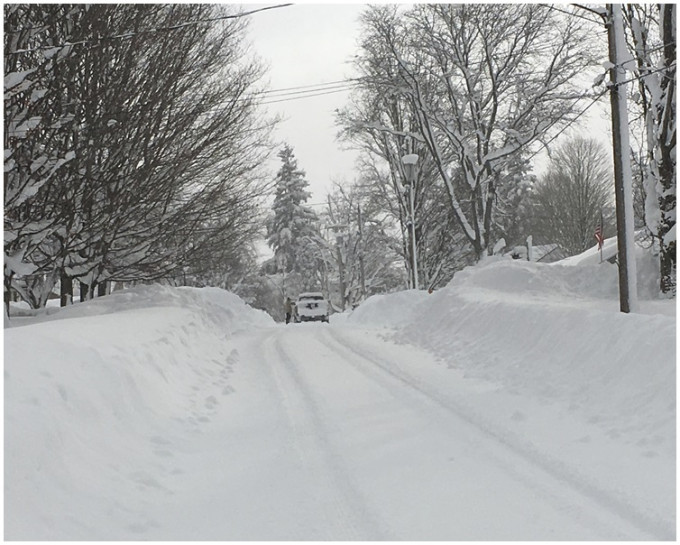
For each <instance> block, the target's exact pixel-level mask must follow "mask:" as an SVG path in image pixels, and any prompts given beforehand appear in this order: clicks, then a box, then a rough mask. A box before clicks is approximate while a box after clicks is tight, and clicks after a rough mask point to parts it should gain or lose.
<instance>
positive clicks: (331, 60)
mask: <svg viewBox="0 0 680 545" xmlns="http://www.w3.org/2000/svg"><path fill="white" fill-rule="evenodd" d="M264 5H275V3H271V4H264ZM264 5H263V4H260V5H256V6H254V5H252V4H250V5H247V6H244V7H245V8H246V9H253V8H257V7H264ZM365 6H366V4H295V5H293V6H289V7H285V8H279V9H273V10H269V11H264V12H260V13H257V14H254V15H252V16H251V17H250V26H249V37H250V40H251V42H252V47H253V51H254V52H255V53H256V54H257V55H258V56H259V57H260V58H261V59H262V60H263V61H264V62H265V63H267V64H268V65H269V71H268V77H269V82H270V87H269V88H270V89H287V88H290V87H299V86H307V85H316V84H323V83H328V82H333V81H338V80H343V79H346V78H348V77H351V76H352V69H351V65H350V64H349V62H348V61H350V60H351V58H352V56H353V55H354V52H355V51H356V43H357V40H358V36H359V24H358V17H359V14H360V13H361V12H362V10H363V9H364V7H365ZM297 96H299V95H297ZM348 97H349V92H348V91H343V92H338V93H333V94H327V95H323V96H316V97H312V98H300V99H297V100H287V101H285V102H278V103H275V104H270V105H269V106H267V108H268V111H269V112H270V113H271V114H280V115H281V116H282V117H283V118H284V119H283V121H282V122H281V123H280V125H279V127H278V129H277V131H276V133H275V135H274V137H275V138H276V139H277V140H280V141H285V142H287V143H288V144H290V145H291V146H292V147H293V149H294V152H295V156H296V158H297V160H298V166H299V167H300V168H302V169H303V170H304V171H305V172H306V173H307V180H308V181H309V185H310V187H309V188H310V190H311V192H312V199H311V200H310V203H316V202H320V201H322V200H323V198H324V196H325V194H326V191H327V189H329V188H330V185H331V182H333V181H338V182H342V181H347V182H351V181H352V180H353V179H354V177H355V175H354V168H353V167H354V161H355V159H356V157H357V153H356V152H354V151H343V150H342V149H341V147H342V145H341V143H340V142H338V141H336V139H335V136H336V134H337V132H338V129H337V128H336V126H335V116H334V111H335V109H337V108H342V107H343V106H344V105H345V104H346V102H347V99H348ZM286 98H291V97H286ZM272 100H274V99H272ZM278 166H279V159H278V158H277V157H275V158H274V160H273V161H272V170H273V172H276V170H278Z"/></svg>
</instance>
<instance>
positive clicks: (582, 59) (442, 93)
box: [363, 4, 593, 257]
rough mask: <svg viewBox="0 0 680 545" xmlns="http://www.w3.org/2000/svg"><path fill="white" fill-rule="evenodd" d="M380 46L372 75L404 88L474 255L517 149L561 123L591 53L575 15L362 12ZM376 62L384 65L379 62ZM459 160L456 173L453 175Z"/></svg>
mask: <svg viewBox="0 0 680 545" xmlns="http://www.w3.org/2000/svg"><path fill="white" fill-rule="evenodd" d="M367 20H368V24H369V25H370V28H371V32H372V33H373V34H374V35H375V41H377V42H380V43H381V44H383V45H382V47H381V48H380V49H376V48H372V49H369V50H365V51H364V53H363V55H364V56H365V57H367V58H370V59H372V62H373V66H374V67H376V72H375V75H374V76H373V81H372V83H373V84H374V85H376V86H379V87H380V88H381V89H382V90H383V92H384V93H386V94H391V95H396V96H400V97H405V98H406V99H408V100H409V101H410V103H411V105H412V111H413V112H414V113H415V114H416V120H417V125H416V126H417V133H416V134H414V135H413V136H414V138H417V139H418V140H419V141H420V142H423V143H424V145H425V146H426V148H427V150H428V152H429V155H430V156H431V158H432V160H433V161H434V163H435V165H436V166H437V169H438V171H439V175H440V177H441V179H442V180H443V182H444V185H445V187H446V189H447V193H448V201H449V204H450V206H451V208H452V210H453V214H454V216H455V218H456V220H457V222H458V223H459V225H460V227H461V229H462V231H463V233H464V234H465V236H466V237H467V239H468V240H469V242H470V244H471V245H472V246H473V248H474V251H475V253H476V255H477V257H481V256H482V255H483V254H484V253H485V252H486V251H487V249H488V247H489V246H490V245H491V243H492V242H493V237H494V233H493V227H494V222H493V211H494V209H495V202H496V195H497V187H498V185H499V183H502V181H501V177H502V176H503V172H504V170H506V169H507V165H508V162H509V161H511V160H512V159H513V157H514V156H515V155H516V154H517V153H518V152H519V151H520V150H522V149H525V148H527V147H528V146H530V145H531V144H532V143H534V142H536V141H537V140H539V139H541V138H543V137H545V136H546V135H547V134H548V133H549V131H550V130H551V129H554V128H556V127H559V126H560V125H561V124H563V123H565V122H568V121H569V120H570V119H572V118H573V117H574V115H575V114H576V107H577V105H578V104H579V102H580V100H581V99H582V98H583V97H584V96H585V93H584V92H583V91H582V90H581V89H579V87H578V82H579V78H580V76H581V75H582V72H583V71H584V70H585V69H586V68H588V67H589V66H590V65H591V64H592V63H593V59H592V58H591V56H590V55H589V54H588V50H587V40H586V38H587V33H586V31H585V30H584V28H583V27H582V26H581V24H580V22H579V20H578V19H576V18H564V17H561V16H559V14H556V13H554V12H553V11H551V10H550V9H549V8H548V7H546V6H540V5H526V4H524V5H510V4H502V5H499V4H495V5H492V4H483V5H481V4H480V5H469V4H465V5H450V4H435V5H417V6H416V7H415V8H413V9H412V10H410V11H408V12H407V13H405V14H404V15H403V16H402V15H400V14H398V13H397V11H396V9H393V8H390V7H384V8H377V9H374V10H373V11H371V12H369V14H368V16H367ZM380 66H385V69H384V70H382V71H379V70H378V68H379V67H380ZM452 164H457V165H458V167H459V169H460V172H461V173H462V179H461V180H460V181H459V180H457V179H456V177H455V176H454V175H453V174H452V172H453V171H452V169H451V165H452Z"/></svg>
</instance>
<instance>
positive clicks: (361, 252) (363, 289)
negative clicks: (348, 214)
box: [357, 204, 366, 301]
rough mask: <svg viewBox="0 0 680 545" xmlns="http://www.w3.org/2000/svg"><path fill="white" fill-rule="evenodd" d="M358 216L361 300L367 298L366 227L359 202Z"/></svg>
mask: <svg viewBox="0 0 680 545" xmlns="http://www.w3.org/2000/svg"><path fill="white" fill-rule="evenodd" d="M357 217H358V222H359V245H358V246H359V248H358V249H359V280H360V281H361V300H362V301H364V300H365V299H366V272H365V271H364V248H365V247H366V246H365V244H364V229H363V220H362V218H361V205H360V204H357Z"/></svg>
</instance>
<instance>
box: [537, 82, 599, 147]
mask: <svg viewBox="0 0 680 545" xmlns="http://www.w3.org/2000/svg"><path fill="white" fill-rule="evenodd" d="M606 93H607V90H604V91H602V92H601V93H599V94H598V95H597V96H596V97H595V98H593V100H592V101H591V102H590V104H588V105H587V106H586V107H585V108H584V109H583V110H581V111H580V112H579V113H578V114H577V115H576V117H574V118H573V119H572V120H571V121H569V123H567V124H566V125H565V126H564V127H563V128H562V129H561V130H560V131H558V132H557V134H555V135H554V136H553V137H552V138H551V139H550V140H548V141H547V142H546V143H545V144H543V145H542V146H541V147H540V148H539V149H537V150H536V151H535V152H534V153H532V154H531V155H530V156H529V157H528V158H527V160H529V159H532V158H533V157H535V156H536V155H538V154H539V153H540V152H541V151H543V150H544V149H545V148H547V147H548V146H549V145H550V144H551V143H552V142H553V141H554V140H555V139H556V138H557V137H558V136H559V135H561V134H562V133H563V132H564V131H566V130H567V129H568V128H569V127H571V126H572V125H573V124H574V123H575V122H576V121H577V120H578V119H579V118H580V117H581V116H582V115H583V114H585V113H586V112H587V111H588V110H589V109H590V108H591V107H592V106H593V105H595V104H596V103H597V101H598V100H600V99H601V98H602V97H603V96H604V95H605V94H606Z"/></svg>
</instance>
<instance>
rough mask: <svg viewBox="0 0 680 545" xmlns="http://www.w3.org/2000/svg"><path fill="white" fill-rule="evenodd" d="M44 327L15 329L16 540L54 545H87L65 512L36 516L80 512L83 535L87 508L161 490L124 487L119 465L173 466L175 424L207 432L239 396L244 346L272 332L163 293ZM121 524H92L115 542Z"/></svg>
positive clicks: (9, 342)
mask: <svg viewBox="0 0 680 545" xmlns="http://www.w3.org/2000/svg"><path fill="white" fill-rule="evenodd" d="M159 311H160V312H159ZM38 320H41V321H42V322H41V323H32V325H27V326H25V327H12V328H9V329H5V445H6V448H5V468H6V470H5V497H6V498H11V501H10V502H8V504H7V505H6V510H5V516H6V518H5V528H6V531H9V532H10V533H9V534H7V535H11V536H14V537H15V538H17V537H19V536H32V537H31V539H49V540H55V539H76V537H74V535H73V533H70V534H68V535H63V536H62V535H60V529H62V528H64V527H67V526H69V524H64V522H63V521H60V520H57V518H58V517H59V516H63V511H62V513H61V515H59V514H54V515H51V514H50V512H49V511H48V512H45V511H44V509H40V510H39V512H37V513H36V509H37V508H38V506H43V507H45V506H48V507H49V506H50V505H62V506H71V507H70V509H69V508H68V507H66V511H70V516H71V517H72V522H73V521H76V522H73V524H75V526H76V527H77V526H78V522H77V521H78V520H79V519H80V517H81V516H82V514H81V512H80V511H82V508H83V505H82V503H81V502H82V498H90V501H92V502H94V503H97V502H99V501H101V499H102V498H103V497H104V496H106V495H107V494H110V496H111V497H118V498H125V497H130V495H134V494H135V489H134V487H135V483H138V486H151V487H153V486H154V483H153V482H151V480H152V479H149V478H148V476H147V477H145V475H143V474H141V473H140V475H134V476H128V475H121V474H120V473H119V471H120V468H119V467H117V466H118V464H117V463H115V462H114V461H115V460H126V459H135V458H141V459H144V460H147V461H148V460H153V459H162V457H163V456H164V444H167V442H168V441H169V440H170V439H171V438H170V437H168V429H167V423H168V422H173V421H174V422H178V423H180V422H183V424H182V425H183V426H190V425H198V424H199V423H200V419H201V418H202V416H201V411H202V410H204V409H205V407H206V406H207V405H210V403H211V402H214V403H216V399H218V398H219V397H220V396H221V395H223V394H226V393H229V391H230V388H231V385H230V379H229V371H230V366H231V365H232V364H233V361H234V355H233V354H232V352H231V351H232V348H231V347H230V344H229V340H230V338H231V337H232V336H233V334H234V333H236V332H237V331H241V330H248V329H251V328H254V327H266V326H268V325H273V321H272V320H271V318H269V317H268V316H267V315H266V314H264V313H263V312H261V311H255V310H253V309H251V308H250V307H248V306H246V305H245V303H244V302H243V301H242V300H241V299H239V298H238V297H237V296H235V295H233V294H230V293H228V292H225V291H223V290H219V289H213V288H203V289H194V288H167V287H160V286H149V287H139V288H135V289H132V290H128V291H123V292H118V293H114V294H112V295H111V296H107V297H103V298H101V299H95V300H93V301H90V302H86V303H81V304H78V305H74V306H72V307H68V308H65V309H62V310H61V311H59V312H57V313H54V314H50V315H45V316H41V317H40V318H38ZM22 323H26V322H22ZM197 347H200V353H197V352H196V350H197ZM225 362H226V364H225ZM225 365H226V366H225ZM197 388H198V389H197ZM211 400H212V401H211ZM163 425H165V426H166V427H164V428H160V426H163ZM154 430H157V435H155V434H154ZM104 452H105V453H106V454H107V455H106V456H102V453H104ZM147 452H148V453H149V454H148V457H149V458H146V456H147V454H146V453H147ZM143 465H144V464H140V467H143ZM36 468H37V469H36ZM142 473H143V472H142ZM140 483H141V484H140ZM74 494H76V495H77V496H78V497H79V498H81V500H80V501H73V500H74ZM118 508H119V509H120V511H121V512H123V511H124V510H125V506H124V505H120V506H118V507H117V508H116V509H118ZM36 516H37V517H39V518H40V520H41V525H40V528H37V527H36ZM85 516H89V515H85ZM115 520H116V515H115V514H114V513H110V514H109V516H108V517H107V520H101V521H96V520H94V521H88V524H89V525H90V526H92V527H97V525H98V524H99V528H100V529H101V531H102V539H105V538H106V537H105V536H106V532H107V530H106V529H107V528H108V527H110V526H111V525H112V524H114V525H115V522H113V521H115ZM83 527H84V526H83ZM36 532H37V534H36Z"/></svg>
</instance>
